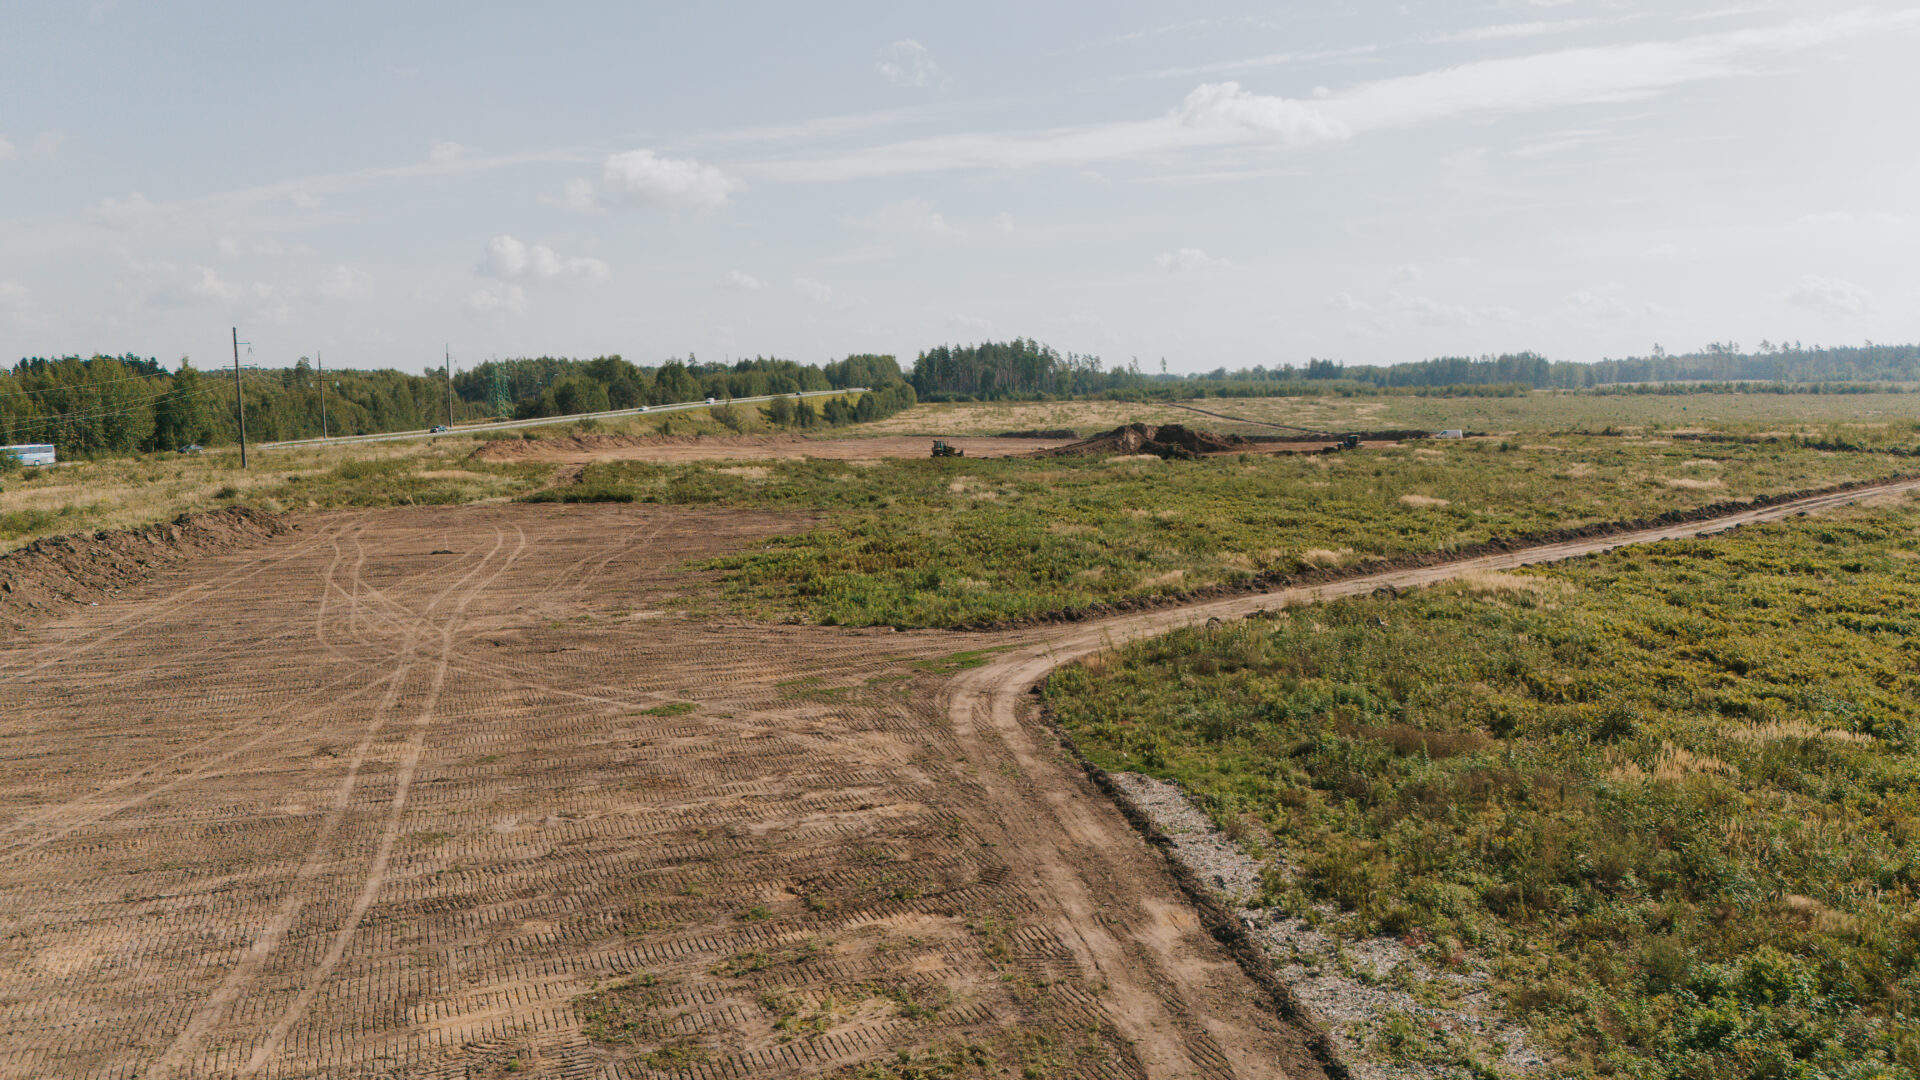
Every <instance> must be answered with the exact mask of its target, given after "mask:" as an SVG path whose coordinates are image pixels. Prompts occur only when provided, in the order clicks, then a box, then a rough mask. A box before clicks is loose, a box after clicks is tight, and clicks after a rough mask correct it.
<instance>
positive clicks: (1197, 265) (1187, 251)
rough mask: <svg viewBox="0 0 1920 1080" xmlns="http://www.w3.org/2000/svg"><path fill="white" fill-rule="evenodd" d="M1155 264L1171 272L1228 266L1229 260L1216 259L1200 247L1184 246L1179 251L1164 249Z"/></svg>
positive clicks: (1154, 260)
mask: <svg viewBox="0 0 1920 1080" xmlns="http://www.w3.org/2000/svg"><path fill="white" fill-rule="evenodd" d="M1153 265H1155V266H1157V267H1159V268H1160V269H1162V270H1165V271H1166V272H1168V273H1169V274H1171V273H1175V272H1177V271H1181V270H1205V269H1208V268H1209V267H1215V266H1226V265H1227V260H1225V259H1216V258H1214V257H1213V256H1211V255H1209V254H1207V253H1206V252H1204V251H1201V250H1200V249H1199V248H1190V247H1184V248H1181V249H1180V250H1178V251H1163V252H1161V253H1160V254H1158V255H1155V256H1154V257H1153Z"/></svg>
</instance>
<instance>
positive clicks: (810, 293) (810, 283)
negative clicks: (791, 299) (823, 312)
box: [793, 278, 833, 304]
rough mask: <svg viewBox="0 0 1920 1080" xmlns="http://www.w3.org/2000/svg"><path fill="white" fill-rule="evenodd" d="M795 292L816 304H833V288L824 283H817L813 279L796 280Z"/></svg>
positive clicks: (794, 282) (794, 284)
mask: <svg viewBox="0 0 1920 1080" xmlns="http://www.w3.org/2000/svg"><path fill="white" fill-rule="evenodd" d="M793 291H794V292H797V293H799V294H800V295H801V296H804V297H806V298H807V299H809V300H811V301H813V302H814V303H816V304H831V303H833V289H832V287H831V286H828V285H827V284H825V283H823V282H819V281H815V280H813V279H812V278H794V279H793Z"/></svg>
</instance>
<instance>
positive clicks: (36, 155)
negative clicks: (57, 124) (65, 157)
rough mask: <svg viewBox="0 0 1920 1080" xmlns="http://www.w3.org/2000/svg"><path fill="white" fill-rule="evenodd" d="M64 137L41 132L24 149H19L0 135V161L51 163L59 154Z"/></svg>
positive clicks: (58, 134)
mask: <svg viewBox="0 0 1920 1080" xmlns="http://www.w3.org/2000/svg"><path fill="white" fill-rule="evenodd" d="M66 138H67V137H66V136H65V135H62V134H60V133H59V132H57V131H43V132H41V133H40V134H38V135H35V136H34V137H33V141H32V142H30V143H28V144H27V146H26V148H25V149H21V148H20V147H19V146H18V145H16V144H15V143H14V142H13V141H12V140H10V139H8V138H7V137H6V136H5V135H0V161H15V160H21V161H52V160H53V159H54V158H55V157H56V156H58V155H59V153H60V144H61V143H62V142H65V141H66Z"/></svg>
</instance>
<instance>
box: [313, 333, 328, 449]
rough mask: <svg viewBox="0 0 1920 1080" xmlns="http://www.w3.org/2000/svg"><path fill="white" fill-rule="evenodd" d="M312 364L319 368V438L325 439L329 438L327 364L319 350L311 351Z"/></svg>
mask: <svg viewBox="0 0 1920 1080" xmlns="http://www.w3.org/2000/svg"><path fill="white" fill-rule="evenodd" d="M313 362H314V363H315V364H317V365H319V368H320V437H321V438H323V439H325V438H330V437H331V436H329V435H328V434H327V362H326V360H325V359H324V358H322V357H321V355H320V350H319V349H315V350H313Z"/></svg>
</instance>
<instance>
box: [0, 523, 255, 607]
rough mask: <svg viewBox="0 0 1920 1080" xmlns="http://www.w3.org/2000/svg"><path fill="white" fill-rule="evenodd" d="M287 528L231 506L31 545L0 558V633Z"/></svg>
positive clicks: (245, 545) (49, 539) (91, 601)
mask: <svg viewBox="0 0 1920 1080" xmlns="http://www.w3.org/2000/svg"><path fill="white" fill-rule="evenodd" d="M289 529H290V526H288V525H287V524H286V522H285V521H284V520H282V518H281V517H280V516H279V515H277V514H268V513H264V512H262V511H259V510H255V509H253V508H252V507H249V506H231V507H227V508H226V509H224V510H213V511H208V512H205V513H199V514H181V515H180V516H179V517H177V518H175V519H173V520H172V521H170V522H165V523H163V524H159V525H148V526H146V527H145V528H140V529H116V530H112V531H106V530H102V531H100V532H94V533H74V534H72V535H69V536H49V537H44V538H42V539H39V540H35V541H34V542H33V543H31V544H28V545H27V546H25V547H23V548H18V549H16V550H13V551H9V552H7V553H6V554H5V555H0V632H4V631H6V630H8V629H14V628H18V627H19V625H20V624H21V623H23V622H26V621H28V620H31V619H39V618H44V617H46V616H48V615H52V614H56V613H58V612H60V611H62V610H64V609H66V608H70V607H73V606H75V605H84V604H88V603H98V602H99V601H100V600H102V599H105V598H106V597H107V596H110V595H112V594H113V593H114V592H117V591H118V590H120V589H124V588H127V587H129V586H133V585H137V584H139V583H141V582H143V581H145V580H146V579H147V578H148V577H149V576H151V575H152V574H153V573H155V572H156V571H159V570H163V569H167V568H169V567H173V566H177V565H179V564H181V563H184V562H186V561H187V560H189V559H192V558H194V557H195V556H197V555H203V554H211V553H213V552H219V551H234V550H237V549H240V548H244V547H251V546H253V545H254V544H257V543H259V542H260V541H262V540H265V539H268V538H269V537H274V536H280V535H282V534H284V533H286V532H288V531H289Z"/></svg>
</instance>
